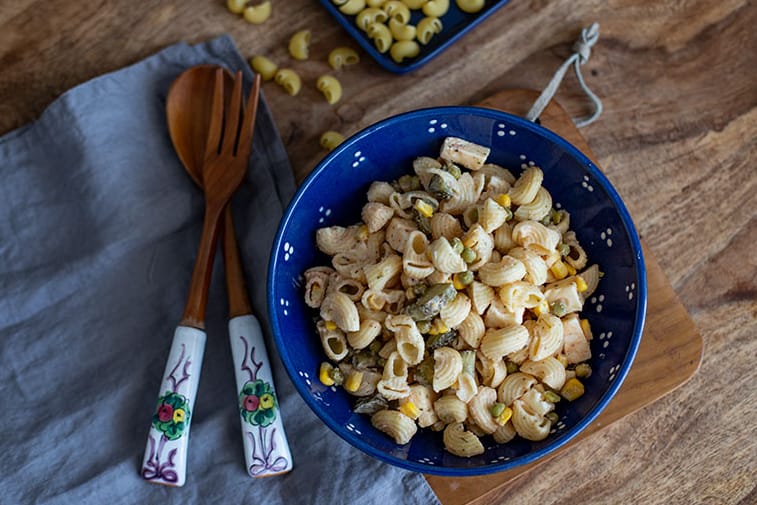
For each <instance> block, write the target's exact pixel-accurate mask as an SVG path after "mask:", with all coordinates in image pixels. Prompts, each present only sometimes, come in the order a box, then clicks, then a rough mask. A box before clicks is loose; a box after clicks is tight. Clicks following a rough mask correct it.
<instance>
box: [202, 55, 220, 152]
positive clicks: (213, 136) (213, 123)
mask: <svg viewBox="0 0 757 505" xmlns="http://www.w3.org/2000/svg"><path fill="white" fill-rule="evenodd" d="M222 126H223V69H222V68H221V67H218V68H217V69H216V78H215V81H214V83H213V102H212V106H211V108H210V124H209V125H208V141H207V142H206V143H205V158H208V157H209V156H211V155H215V154H217V153H218V146H219V143H220V142H221V128H222Z"/></svg>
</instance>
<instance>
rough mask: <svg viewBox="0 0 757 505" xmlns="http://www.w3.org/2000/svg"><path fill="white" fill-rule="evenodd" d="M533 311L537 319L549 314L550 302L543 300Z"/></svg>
mask: <svg viewBox="0 0 757 505" xmlns="http://www.w3.org/2000/svg"><path fill="white" fill-rule="evenodd" d="M531 310H532V311H533V313H534V314H535V315H536V316H537V317H538V316H540V315H542V314H546V313H548V312H549V302H548V301H547V300H542V301H540V302H539V305H537V306H536V307H534V308H533V309H531Z"/></svg>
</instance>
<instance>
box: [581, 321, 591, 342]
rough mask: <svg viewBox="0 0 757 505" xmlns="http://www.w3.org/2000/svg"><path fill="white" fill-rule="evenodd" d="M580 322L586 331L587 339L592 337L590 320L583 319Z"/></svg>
mask: <svg viewBox="0 0 757 505" xmlns="http://www.w3.org/2000/svg"><path fill="white" fill-rule="evenodd" d="M579 322H580V323H581V329H582V330H583V332H584V337H586V339H587V340H589V339H591V324H589V320H588V319H581V320H580V321H579Z"/></svg>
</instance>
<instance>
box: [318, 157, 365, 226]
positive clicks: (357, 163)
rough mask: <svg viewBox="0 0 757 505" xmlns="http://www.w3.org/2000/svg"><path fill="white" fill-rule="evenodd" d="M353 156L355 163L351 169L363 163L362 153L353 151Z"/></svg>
mask: <svg viewBox="0 0 757 505" xmlns="http://www.w3.org/2000/svg"><path fill="white" fill-rule="evenodd" d="M353 156H354V157H355V161H353V162H352V168H357V167H359V166H360V164H361V163H362V162H364V161H365V156H363V153H362V152H361V151H355V154H353ZM329 212H331V211H329ZM327 215H328V214H327Z"/></svg>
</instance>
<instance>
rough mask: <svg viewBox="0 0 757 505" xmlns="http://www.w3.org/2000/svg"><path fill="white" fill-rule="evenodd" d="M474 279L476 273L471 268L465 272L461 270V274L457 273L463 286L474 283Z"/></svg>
mask: <svg viewBox="0 0 757 505" xmlns="http://www.w3.org/2000/svg"><path fill="white" fill-rule="evenodd" d="M473 279H474V275H473V272H471V271H470V270H466V271H465V272H460V273H459V274H457V280H459V281H460V284H462V285H463V286H467V285H469V284H470V283H472V282H473Z"/></svg>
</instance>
